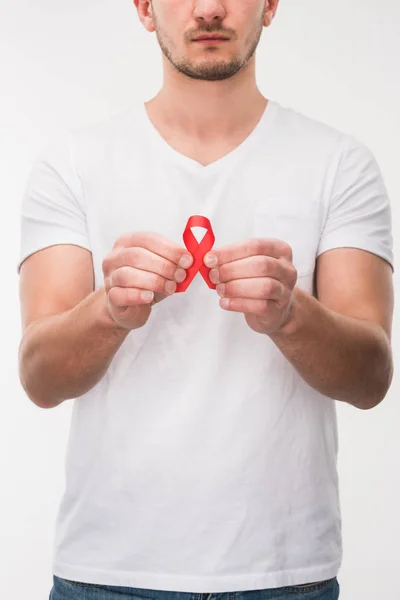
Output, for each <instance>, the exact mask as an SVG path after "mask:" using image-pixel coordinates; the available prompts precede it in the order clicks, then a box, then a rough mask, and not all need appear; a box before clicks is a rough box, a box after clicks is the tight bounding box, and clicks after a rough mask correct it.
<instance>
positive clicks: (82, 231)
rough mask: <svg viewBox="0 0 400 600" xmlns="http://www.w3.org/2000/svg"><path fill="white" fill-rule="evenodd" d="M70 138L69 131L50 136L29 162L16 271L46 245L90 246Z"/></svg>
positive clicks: (21, 208)
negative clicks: (44, 145)
mask: <svg viewBox="0 0 400 600" xmlns="http://www.w3.org/2000/svg"><path fill="white" fill-rule="evenodd" d="M71 142H72V140H71V134H70V132H69V131H67V132H65V133H64V134H61V135H60V136H59V137H57V138H53V140H52V141H51V142H50V143H49V144H48V145H47V147H46V148H45V149H44V150H43V151H42V152H41V154H40V155H39V156H38V157H37V158H36V160H35V161H34V163H33V165H32V166H31V169H30V172H29V174H28V177H27V181H26V184H25V189H24V193H23V197H22V201H21V205H20V252H19V259H18V264H17V272H18V274H19V271H20V267H21V264H22V262H23V261H24V260H25V259H26V258H27V257H28V256H29V255H31V254H33V253H34V252H37V251H38V250H42V249H43V248H47V247H49V246H54V245H57V244H74V245H77V246H82V247H83V248H86V249H88V250H91V247H90V240H89V236H88V231H87V224H86V211H85V206H84V202H83V190H82V185H81V181H80V179H79V176H78V174H77V171H76V167H75V164H74V159H73V154H72V151H73V150H72V143H71Z"/></svg>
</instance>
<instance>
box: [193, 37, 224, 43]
mask: <svg viewBox="0 0 400 600" xmlns="http://www.w3.org/2000/svg"><path fill="white" fill-rule="evenodd" d="M227 41H228V40H223V39H218V38H213V39H209V40H195V42H197V43H198V44H222V43H223V42H227Z"/></svg>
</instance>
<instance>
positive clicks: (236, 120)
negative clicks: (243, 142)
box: [146, 61, 267, 142]
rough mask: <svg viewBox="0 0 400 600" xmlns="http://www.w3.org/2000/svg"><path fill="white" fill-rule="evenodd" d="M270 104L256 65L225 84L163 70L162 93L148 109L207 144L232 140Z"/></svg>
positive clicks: (187, 135) (248, 66)
mask: <svg viewBox="0 0 400 600" xmlns="http://www.w3.org/2000/svg"><path fill="white" fill-rule="evenodd" d="M266 105H267V100H266V98H264V96H263V95H262V94H261V92H260V90H259V89H258V87H257V84H256V80H255V67H254V61H250V62H249V63H248V64H247V65H246V67H245V68H243V69H242V70H241V71H240V72H239V73H237V75H235V76H234V77H231V78H230V79H227V80H224V81H199V80H195V79H190V78H188V77H187V76H184V75H182V74H181V73H179V72H178V71H176V69H173V67H172V66H171V65H170V66H169V67H168V65H165V67H164V81H163V86H162V88H161V90H160V91H159V92H158V94H157V95H156V96H155V97H154V98H153V99H152V100H150V101H149V102H147V103H146V107H147V109H148V111H149V113H150V114H151V115H152V116H154V117H155V119H156V120H161V121H162V122H164V123H165V125H166V126H167V127H168V128H170V129H171V130H174V131H175V132H176V133H177V134H178V135H181V136H182V137H188V138H194V139H197V140H199V141H203V142H206V141H207V140H209V139H215V138H216V137H221V138H223V137H226V138H229V137H233V136H235V134H237V133H238V132H240V131H241V130H242V129H245V128H246V127H248V126H249V125H251V124H252V123H254V122H257V121H258V119H259V118H260V117H261V115H262V113H263V112H264V110H265V108H266Z"/></svg>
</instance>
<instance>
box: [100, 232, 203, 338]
mask: <svg viewBox="0 0 400 600" xmlns="http://www.w3.org/2000/svg"><path fill="white" fill-rule="evenodd" d="M185 259H186V260H187V262H186V263H185V262H184V260H185ZM192 263H193V257H192V255H191V254H190V253H189V252H188V251H187V250H186V248H184V247H182V246H179V245H178V244H175V242H172V241H170V240H168V239H166V238H164V237H163V236H161V235H159V234H158V233H152V232H138V233H124V234H122V235H120V236H119V237H118V238H117V240H116V242H115V244H114V246H113V249H112V251H111V252H110V253H109V254H108V255H107V256H106V257H105V258H104V259H103V262H102V268H103V275H104V287H105V292H106V302H107V308H108V311H109V313H110V315H111V317H112V318H113V319H114V321H115V322H116V323H117V325H119V326H120V327H124V328H126V329H138V328H139V327H142V326H143V325H145V323H146V322H147V320H148V318H149V316H150V313H151V307H152V306H153V304H155V303H156V302H160V301H161V300H164V298H166V297H167V296H170V295H172V294H173V293H174V292H175V290H176V282H179V283H180V282H182V281H184V279H185V278H186V270H185V269H187V268H188V267H190V265H191V264H192ZM182 267H183V268H182ZM146 294H147V295H146Z"/></svg>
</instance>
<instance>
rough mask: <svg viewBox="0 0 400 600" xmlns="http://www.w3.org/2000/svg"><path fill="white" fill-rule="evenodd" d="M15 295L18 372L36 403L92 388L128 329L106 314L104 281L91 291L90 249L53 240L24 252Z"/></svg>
mask: <svg viewBox="0 0 400 600" xmlns="http://www.w3.org/2000/svg"><path fill="white" fill-rule="evenodd" d="M20 301H21V310H22V322H23V337H22V340H21V343H20V347H19V376H20V380H21V383H22V385H23V387H24V389H25V391H26V393H27V395H28V396H29V398H30V399H31V400H32V401H33V402H34V403H35V404H36V405H37V406H40V407H41V408H52V407H54V406H57V405H58V404H60V403H61V402H63V401H64V400H67V399H71V398H76V397H78V396H80V395H82V394H83V393H85V392H86V391H88V390H89V389H91V388H92V387H93V386H94V385H95V384H96V383H97V382H98V381H99V380H100V379H101V378H102V377H103V376H104V374H105V372H106V371H107V369H108V367H109V365H110V363H111V362H112V359H113V357H114V355H115V354H116V352H117V350H118V348H119V347H120V346H121V344H122V343H123V341H124V340H125V338H126V336H127V335H128V334H129V329H126V328H123V327H119V326H118V325H117V324H116V323H115V321H114V320H113V319H112V318H111V316H110V314H109V312H108V310H107V307H106V294H105V289H104V287H101V288H99V289H98V290H96V291H93V267H92V260H91V254H90V252H89V251H88V250H86V249H84V248H80V247H78V246H72V245H60V246H52V247H50V248H46V249H45V250H42V251H40V252H37V253H35V254H33V255H31V256H30V257H29V258H27V259H26V261H24V263H23V264H22V266H21V271H20Z"/></svg>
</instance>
